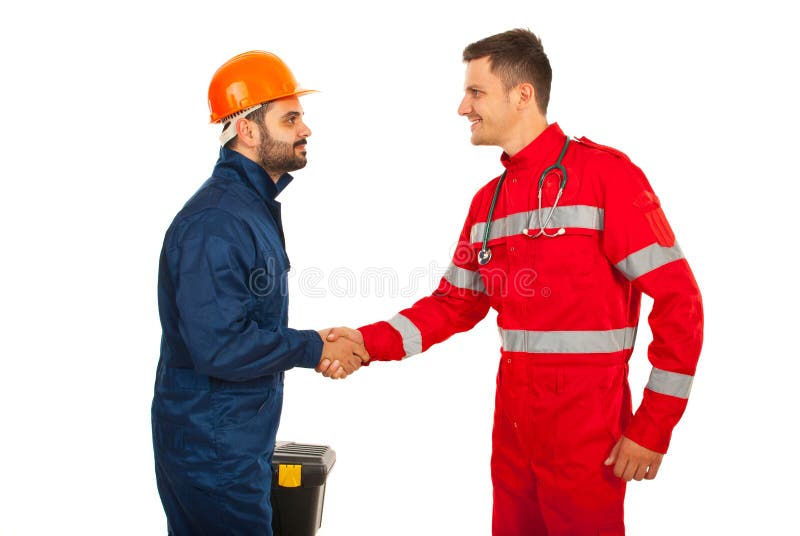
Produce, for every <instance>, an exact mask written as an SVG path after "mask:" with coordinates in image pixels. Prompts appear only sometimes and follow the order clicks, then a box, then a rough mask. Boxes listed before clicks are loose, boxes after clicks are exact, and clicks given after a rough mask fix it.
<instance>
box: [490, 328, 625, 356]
mask: <svg viewBox="0 0 800 536" xmlns="http://www.w3.org/2000/svg"><path fill="white" fill-rule="evenodd" d="M500 336H501V337H502V339H503V350H505V351H507V352H528V353H532V354H606V353H611V352H619V351H622V350H627V349H630V348H633V342H634V339H635V338H636V328H635V327H629V328H621V329H612V330H608V331H524V330H512V329H501V330H500Z"/></svg>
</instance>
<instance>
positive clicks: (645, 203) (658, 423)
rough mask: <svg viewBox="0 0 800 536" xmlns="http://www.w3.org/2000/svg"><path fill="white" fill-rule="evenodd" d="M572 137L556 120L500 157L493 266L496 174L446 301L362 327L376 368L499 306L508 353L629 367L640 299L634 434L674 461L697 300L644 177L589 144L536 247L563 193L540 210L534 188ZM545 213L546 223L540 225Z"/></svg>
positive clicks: (475, 205) (476, 205)
mask: <svg viewBox="0 0 800 536" xmlns="http://www.w3.org/2000/svg"><path fill="white" fill-rule="evenodd" d="M565 141H566V137H565V135H564V133H563V132H562V131H561V129H560V128H559V127H558V125H557V124H553V125H551V126H549V127H548V128H547V129H546V130H545V131H544V132H543V133H542V134H540V135H539V136H538V137H537V138H536V139H535V140H534V141H533V142H531V143H530V144H529V145H528V146H527V147H525V148H524V149H523V150H522V151H520V152H519V153H517V154H516V155H514V156H513V157H509V156H508V155H507V154H503V156H502V158H501V161H502V164H503V166H505V168H506V178H505V181H504V184H503V185H502V189H501V192H500V195H499V197H498V199H497V204H496V207H495V211H494V216H493V218H492V222H491V226H490V230H491V233H490V236H489V247H490V249H491V252H492V258H491V261H490V262H489V263H487V264H486V265H485V266H481V265H479V264H478V262H477V252H478V251H479V250H480V249H481V242H482V240H483V236H484V231H485V228H486V219H487V216H488V213H489V206H490V204H491V202H492V197H493V195H494V191H495V188H496V186H497V183H498V181H499V180H500V178H499V177H498V178H496V179H494V180H493V181H491V182H489V183H488V184H487V185H486V186H484V187H483V188H481V190H480V191H479V192H478V193H477V194H476V195H475V197H474V199H473V201H472V205H471V206H470V210H469V215H468V216H467V221H466V223H465V224H464V228H463V230H462V232H461V236H460V238H459V244H458V247H457V248H456V252H455V254H454V256H453V260H452V264H451V265H450V267H449V268H448V269H447V271H446V273H445V275H444V277H443V278H442V280H441V283H440V284H439V287H438V288H437V289H436V291H435V292H434V293H433V294H432V295H431V296H428V297H426V298H423V299H421V300H419V301H418V302H417V303H415V304H414V305H413V306H412V307H411V308H409V309H405V310H403V311H401V312H400V313H399V314H398V315H396V316H395V317H394V318H392V319H391V320H389V321H388V322H378V323H375V324H370V325H368V326H364V327H362V328H360V331H361V333H362V334H363V336H364V340H365V343H366V347H367V350H368V351H369V353H370V355H371V356H372V359H373V360H395V359H403V358H405V357H408V356H410V355H414V354H417V353H420V352H424V351H425V350H427V349H428V348H429V347H430V346H431V345H433V344H436V343H439V342H442V341H444V340H445V339H447V338H448V337H450V336H451V335H453V334H455V333H459V332H462V331H467V330H469V329H471V328H472V327H473V326H474V325H475V324H476V323H478V322H479V321H480V320H481V319H482V318H483V317H484V316H485V315H486V313H487V312H488V309H489V307H490V306H491V307H493V308H494V309H496V310H497V313H498V316H497V324H498V327H499V329H500V335H501V339H502V349H501V352H502V354H504V355H505V354H509V356H510V355H511V354H516V355H519V354H524V355H525V356H527V357H529V358H532V359H539V360H543V361H544V360H550V361H552V362H557V363H563V364H565V365H568V364H571V363H574V364H581V363H588V362H591V360H598V361H601V360H604V359H610V358H614V359H619V358H620V357H622V358H623V359H625V360H627V359H628V358H629V357H630V355H631V353H632V351H633V343H634V339H635V336H636V328H637V324H638V321H639V304H640V299H641V293H642V292H644V293H646V294H647V295H649V296H651V297H652V298H653V310H652V312H651V313H650V317H649V321H650V327H651V329H652V333H653V341H652V342H651V343H650V346H649V348H648V357H649V359H650V362H651V364H652V366H653V368H652V372H651V375H650V380H649V382H648V384H647V387H646V388H645V391H644V397H643V399H642V403H641V405H640V406H639V408H638V410H637V411H636V413H635V415H634V416H633V418H632V419H631V421H630V424H629V425H628V427H627V429H626V430H625V435H626V436H627V437H628V438H630V439H632V440H633V441H635V442H637V443H639V444H641V445H643V446H645V447H647V448H649V449H652V450H656V451H658V452H666V450H667V447H668V445H669V440H670V436H671V434H672V429H673V428H674V426H675V425H676V424H677V422H678V420H679V419H680V417H681V415H682V414H683V411H684V409H685V408H686V401H687V398H688V396H689V390H690V388H691V384H692V379H693V377H694V373H695V368H696V366H697V360H698V357H699V355H700V347H701V345H702V336H703V312H702V302H701V298H700V291H699V289H698V287H697V283H696V281H695V279H694V276H693V275H692V272H691V269H690V268H689V264H688V263H687V262H686V259H684V257H683V253H682V252H681V249H680V248H679V247H678V244H677V243H676V242H675V237H674V235H673V233H672V230H671V228H670V226H669V223H667V219H666V218H665V216H664V213H663V211H662V210H661V207H660V204H659V201H658V197H656V195H655V194H654V193H653V190H652V188H651V187H650V184H649V183H648V182H647V179H646V178H645V176H644V174H643V173H642V171H641V170H640V169H639V168H638V167H636V166H635V165H634V164H632V163H631V161H630V160H629V159H628V158H627V157H626V156H625V155H624V154H622V153H620V152H618V151H616V150H614V149H610V148H607V147H603V146H600V145H597V144H595V143H593V142H591V141H589V140H587V139H585V138H583V139H581V140H573V141H572V142H571V143H570V145H569V148H568V150H567V153H566V155H565V157H564V160H563V164H564V166H565V168H566V170H567V176H568V181H567V184H566V187H565V189H564V193H563V196H562V197H561V199H560V200H559V202H558V205H557V208H556V209H555V211H554V212H553V215H552V218H551V220H550V222H549V223H547V224H546V231H547V232H548V233H549V234H553V233H556V232H557V231H558V230H559V229H561V228H563V229H564V231H563V232H562V234H560V235H559V236H557V237H555V238H549V237H546V236H539V237H538V238H530V237H529V236H528V235H535V234H536V233H537V232H538V231H539V227H538V226H539V225H543V224H544V222H546V219H547V216H548V214H549V213H550V208H551V207H552V206H553V202H554V200H555V197H556V194H557V192H558V188H559V182H560V174H559V173H558V172H554V173H550V174H549V175H548V177H547V178H546V180H545V181H544V185H543V193H542V195H543V198H542V206H543V209H542V211H541V214H539V211H538V198H537V192H538V183H539V177H540V175H541V173H542V171H544V169H545V168H546V167H548V166H550V165H551V164H553V163H555V161H556V160H557V159H558V155H559V153H560V151H561V149H562V147H563V145H564V142H565ZM540 217H541V219H539V218H540Z"/></svg>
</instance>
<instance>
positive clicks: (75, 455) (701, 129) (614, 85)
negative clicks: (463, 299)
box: [0, 0, 800, 536]
mask: <svg viewBox="0 0 800 536" xmlns="http://www.w3.org/2000/svg"><path fill="white" fill-rule="evenodd" d="M23 4H24V7H23ZM644 4H647V7H645V5H644ZM787 4H788V3H787ZM756 5H757V4H756V3H755V2H748V3H738V2H705V3H704V2H691V3H690V2H668V3H659V4H653V3H644V2H629V3H617V2H603V3H600V2H585V3H581V2H562V3H557V2H535V1H531V2H506V1H501V0H495V1H492V2H467V1H463V2H460V3H458V4H453V5H452V6H449V7H443V6H440V4H439V3H436V2H430V1H429V2H402V3H398V4H377V3H367V2H364V3H363V4H357V3H353V2H328V3H323V2H280V3H277V2H266V1H263V2H257V3H256V2H253V3H245V2H213V3H196V2H193V3H189V2H186V3H179V2H166V1H164V2H151V1H146V2H141V1H140V2H135V3H134V2H131V3H125V4H121V3H116V2H103V3H101V2H96V3H91V2H80V1H78V2H33V1H31V2H25V3H20V2H17V3H15V4H14V7H4V8H3V15H2V20H3V24H2V26H3V29H2V31H0V45H2V46H0V50H2V52H0V53H1V54H2V73H3V74H2V79H3V82H0V97H2V98H1V99H0V102H2V105H3V110H2V113H3V122H4V126H3V128H2V133H0V141H2V149H1V150H2V153H0V154H2V166H3V168H2V173H0V177H2V195H1V196H0V206H2V210H1V211H0V232H1V233H2V242H1V243H2V263H0V270H2V277H1V278H0V285H2V289H0V290H1V292H2V294H0V296H2V298H0V299H2V304H3V305H2V310H0V315H2V319H1V320H2V322H1V323H0V326H2V337H0V340H1V341H2V342H1V343H0V344H1V345H2V346H0V348H2V350H1V351H2V387H0V415H1V416H2V421H1V422H2V428H1V429H0V430H2V431H0V534H2V535H3V536H12V535H28V534H33V535H43V534H81V535H95V534H104V535H105V534H115V535H123V534H125V535H127V534H130V535H143V534H146V535H149V534H164V533H165V532H166V528H165V521H164V516H163V512H162V509H161V504H160V502H159V499H158V495H157V492H156V487H155V480H154V476H153V469H152V449H151V442H150V424H149V420H150V416H149V405H150V401H151V397H152V385H153V379H154V372H155V367H156V362H157V358H158V346H159V337H160V327H159V323H158V314H157V308H156V275H157V262H158V254H159V250H160V247H161V240H162V238H163V233H164V231H165V230H166V228H167V226H168V225H169V222H170V221H171V219H172V217H173V216H174V214H175V213H176V212H177V211H178V210H179V209H180V207H181V206H182V204H183V203H184V202H185V200H186V199H187V198H188V197H189V196H190V195H191V194H192V193H193V192H194V190H195V189H196V188H197V187H198V186H199V185H200V184H201V183H202V182H203V181H204V180H205V178H206V177H207V176H208V175H209V173H210V171H211V169H212V167H213V164H214V162H215V160H216V157H217V149H218V146H217V141H216V140H217V138H216V137H217V134H218V129H217V128H216V127H212V126H209V125H208V124H207V114H208V110H207V106H206V89H207V86H208V82H209V80H210V77H211V74H212V73H213V72H214V70H215V69H216V68H217V67H218V66H219V65H220V64H221V63H222V62H224V61H225V60H227V59H228V58H229V57H231V56H233V55H235V54H237V53H239V52H242V51H245V50H251V49H266V50H270V51H273V52H275V53H277V54H278V55H280V56H281V57H282V58H283V59H284V60H285V61H286V62H287V63H288V64H289V65H290V66H291V68H292V70H293V71H294V73H295V75H296V77H297V78H298V79H299V80H300V82H301V83H302V84H304V85H305V86H307V87H312V88H316V89H320V90H322V92H321V93H319V94H317V95H313V96H308V97H304V98H303V100H302V102H303V105H304V106H305V109H306V119H307V122H308V124H309V125H310V127H311V128H312V130H313V136H312V137H311V138H310V143H309V147H308V150H309V153H308V154H309V165H308V166H307V167H306V168H305V169H304V170H301V171H299V172H297V173H296V180H295V182H294V183H293V184H292V186H291V187H290V188H289V189H288V190H287V191H286V192H284V194H283V195H282V196H281V197H280V200H281V201H282V202H283V211H284V218H285V221H284V224H285V227H286V234H287V241H288V249H289V254H290V257H291V259H292V263H293V270H294V271H293V278H292V293H293V294H292V309H291V325H292V326H293V327H297V328H323V327H327V326H330V325H339V324H349V325H354V326H358V325H362V324H365V323H369V322H373V321H376V320H379V319H387V318H389V317H391V316H392V315H394V314H395V313H396V312H397V311H398V310H400V309H402V308H404V307H406V306H408V305H409V304H411V303H412V302H413V301H414V300H416V299H418V298H419V297H422V296H424V295H426V294H428V293H429V292H430V291H431V290H432V289H433V288H434V287H435V284H436V280H437V278H438V276H439V275H441V271H442V270H444V268H445V267H446V265H447V263H448V262H449V256H450V253H451V251H452V246H453V243H454V241H455V240H456V238H457V236H458V233H459V231H460V229H461V225H462V223H463V219H464V217H465V215H466V211H467V207H468V204H469V201H470V199H471V198H472V196H473V194H474V192H475V191H477V189H478V188H479V187H480V186H482V185H483V184H484V183H485V182H487V181H488V180H489V179H490V178H492V177H493V176H496V175H497V174H498V173H499V170H500V169H501V168H500V165H499V161H498V157H499V154H500V150H499V149H497V148H475V147H473V146H471V145H470V143H469V128H468V122H467V121H466V120H465V119H464V118H461V117H458V116H457V114H456V108H457V106H458V103H459V100H460V98H461V93H462V83H463V73H464V66H463V65H462V63H461V61H460V55H461V51H462V49H463V47H464V46H465V45H466V44H468V43H470V42H472V41H475V40H477V39H480V38H482V37H486V36H488V35H491V34H494V33H497V32H501V31H504V30H507V29H510V28H513V27H529V28H530V29H531V30H533V31H534V32H537V33H538V34H540V35H541V37H542V39H543V42H544V45H545V49H546V51H547V53H548V55H549V57H550V61H551V63H552V65H553V70H554V81H553V89H552V98H551V104H550V110H549V114H548V117H549V119H550V120H551V121H558V122H559V124H560V125H561V126H562V128H563V129H564V130H565V131H566V132H567V133H569V134H572V135H576V136H581V135H586V136H588V137H590V138H592V139H593V140H595V141H598V142H600V143H604V144H607V145H612V146H615V147H618V148H620V149H622V150H623V151H625V152H626V153H627V154H628V155H629V156H630V157H631V158H632V159H633V160H634V162H636V163H637V164H638V165H640V166H641V167H642V168H643V169H644V170H645V172H646V173H647V175H648V177H649V179H650V181H651V183H652V184H653V186H654V188H655V190H656V192H657V193H658V195H659V196H660V198H661V200H662V203H663V206H664V207H665V210H666V212H667V214H668V216H669V217H670V220H671V222H672V225H673V227H674V229H675V231H676V234H677V236H678V239H679V241H680V243H681V246H682V248H683V250H684V252H685V254H686V255H687V257H688V259H689V260H690V262H691V264H692V267H693V269H694V272H695V275H696V277H697V280H698V281H699V283H700V286H701V289H702V291H703V296H704V302H705V311H706V319H707V320H706V335H705V346H704V349H703V354H702V357H701V362H700V366H699V368H698V371H697V377H696V380H695V384H694V389H693V392H692V397H691V400H690V403H689V407H688V410H687V413H686V415H685V417H684V419H683V420H682V421H681V423H680V424H679V425H678V427H677V428H676V430H675V433H674V436H673V442H672V446H671V450H670V452H669V454H668V455H667V457H666V458H665V461H664V464H663V466H662V469H661V471H660V473H659V476H658V478H657V479H656V480H655V481H653V482H646V483H634V484H632V485H631V486H630V487H629V492H628V499H627V525H628V528H629V533H630V534H633V535H641V534H646V535H661V534H664V535H667V534H669V535H671V534H771V535H772V534H797V531H798V525H800V523H799V522H798V516H797V512H796V505H797V491H796V490H797V478H798V477H800V473H798V466H797V454H796V452H797V450H796V449H797V438H798V437H797V436H798V425H797V422H798V419H797V415H796V413H797V408H798V403H797V386H798V379H797V377H798V371H799V370H800V368H799V367H798V364H797V360H798V358H799V357H800V352H798V349H797V344H796V343H797V332H798V326H797V323H798V322H797V321H798V314H797V312H796V306H795V303H796V301H797V300H798V298H800V295H799V294H800V293H798V284H797V254H796V248H797V244H798V238H797V228H798V226H797V221H796V216H795V214H796V208H795V205H796V202H795V200H794V199H793V198H792V195H791V194H793V193H794V192H796V191H797V188H796V182H797V179H798V172H797V156H796V155H797V154H798V153H797V147H796V145H797V136H796V135H795V132H796V128H797V121H798V109H797V95H798V89H800V88H799V87H798V84H797V82H796V76H795V75H796V70H797V68H796V65H797V53H798V51H799V50H800V47H799V46H798V40H797V38H796V24H795V20H796V19H795V18H794V17H790V16H789V13H788V11H787V10H785V9H783V8H780V7H778V5H783V3H771V2H759V3H758V5H759V6H760V7H755V6H756ZM370 269H380V270H383V273H394V274H395V277H396V278H397V280H398V283H399V286H398V288H397V289H395V290H394V291H392V290H391V289H384V290H383V291H380V289H376V288H369V287H368V286H367V285H365V284H363V283H361V282H360V281H361V278H362V277H363V276H364V274H366V273H369V270H370ZM304 270H306V272H305V273H309V272H308V270H314V271H315V273H319V274H322V278H321V280H320V281H319V282H318V283H317V285H316V287H315V288H313V289H310V288H308V285H305V286H304V285H302V284H301V277H300V276H301V274H303V273H304ZM414 270H417V271H420V270H423V271H424V272H421V273H425V274H426V276H425V278H423V280H422V281H419V282H418V284H417V285H415V286H414V285H409V283H408V281H409V277H410V276H409V274H411V273H412V272H413V271H414ZM347 274H351V278H352V280H353V282H352V283H350V284H349V286H348V284H347V281H348V279H347ZM649 305H650V302H649V301H646V302H645V304H644V308H643V315H642V316H643V319H642V324H641V330H640V334H639V338H638V342H639V344H638V347H637V349H636V352H635V354H634V356H633V359H632V371H631V384H632V388H633V391H634V397H635V399H636V400H637V401H638V399H640V397H641V390H642V388H643V386H644V384H645V382H646V379H647V374H648V373H649V364H648V363H647V360H646V354H645V350H646V345H647V343H648V342H649V340H650V334H649V331H648V329H647V323H646V318H645V317H646V314H647V312H649ZM494 318H495V317H494V314H493V313H490V315H489V317H487V319H486V320H484V321H483V322H482V323H481V324H479V325H478V326H477V327H476V328H475V329H474V330H473V331H472V332H470V333H467V334H462V335H459V336H456V337H453V338H452V339H451V340H449V341H448V342H446V343H445V344H442V345H440V346H438V347H435V348H434V349H432V350H430V351H429V352H427V353H426V354H424V355H421V356H416V357H414V358H412V359H409V360H407V361H405V362H403V363H399V364H398V363H391V364H384V363H378V364H376V365H374V366H371V367H369V368H368V369H364V370H362V371H360V372H359V373H358V374H357V375H355V376H353V377H352V378H349V379H347V380H345V381H340V382H331V381H328V380H323V378H321V377H320V376H318V375H316V374H315V373H313V372H312V371H309V370H299V369H298V370H293V371H290V372H289V373H288V374H287V379H286V399H285V405H284V414H283V421H282V425H281V429H280V431H279V435H278V437H279V439H284V440H294V441H298V442H307V443H320V444H327V445H331V446H332V447H333V448H334V449H335V451H336V453H337V462H336V465H335V467H334V469H333V471H332V472H331V474H330V476H329V478H328V489H327V493H326V495H325V513H324V517H323V527H322V529H321V530H320V532H319V534H320V536H339V535H348V536H353V535H355V536H360V535H365V536H366V535H408V534H420V535H442V534H464V535H484V534H489V530H490V516H491V485H490V476H489V454H490V430H491V416H492V411H493V403H494V398H493V396H494V378H495V371H496V366H497V359H498V346H499V340H498V338H497V334H496V328H495V325H494Z"/></svg>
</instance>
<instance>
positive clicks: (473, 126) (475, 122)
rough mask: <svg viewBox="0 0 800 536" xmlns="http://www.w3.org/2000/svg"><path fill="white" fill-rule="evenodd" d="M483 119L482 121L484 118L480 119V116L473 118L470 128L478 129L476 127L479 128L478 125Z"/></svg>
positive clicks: (472, 129)
mask: <svg viewBox="0 0 800 536" xmlns="http://www.w3.org/2000/svg"><path fill="white" fill-rule="evenodd" d="M481 121H482V119H480V118H476V119H472V120H470V127H469V129H470V130H471V131H473V132H475V129H476V128H478V125H480V123H481Z"/></svg>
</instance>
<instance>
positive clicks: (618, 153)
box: [575, 136, 631, 162]
mask: <svg viewBox="0 0 800 536" xmlns="http://www.w3.org/2000/svg"><path fill="white" fill-rule="evenodd" d="M575 141H577V142H578V143H582V144H583V145H586V146H587V147H592V148H594V149H598V150H600V151H605V152H607V153H611V154H613V155H614V156H616V157H617V158H623V159H625V160H627V161H628V162H630V161H631V159H630V158H628V155H626V154H625V153H623V152H622V151H620V150H618V149H614V148H613V147H609V146H607V145H600V144H599V143H595V142H593V141H592V140H590V139H589V138H587V137H586V136H582V137H580V138H575Z"/></svg>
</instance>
